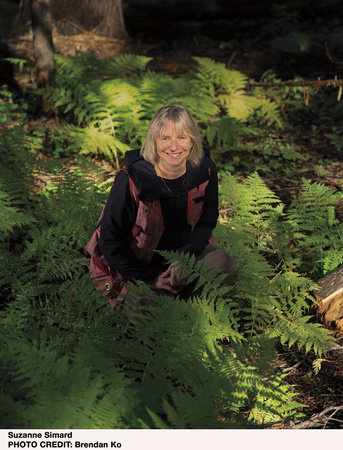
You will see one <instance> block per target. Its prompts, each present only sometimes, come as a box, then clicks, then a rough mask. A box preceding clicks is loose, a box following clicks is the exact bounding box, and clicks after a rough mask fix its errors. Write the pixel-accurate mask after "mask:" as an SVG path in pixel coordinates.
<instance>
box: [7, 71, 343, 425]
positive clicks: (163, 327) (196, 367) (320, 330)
mask: <svg viewBox="0 0 343 450" xmlns="http://www.w3.org/2000/svg"><path fill="white" fill-rule="evenodd" d="M135 76H138V75H135ZM169 82H170V80H169V81H168V83H169ZM144 114H145V113H144V108H143V107H142V117H144ZM98 128H99V129H100V126H99V127H98ZM1 142H2V144H3V149H4V151H3V153H2V155H0V158H2V159H3V161H2V162H3V164H2V166H1V176H2V180H8V181H9V182H8V183H7V182H5V183H3V186H2V190H1V192H2V197H1V205H2V206H3V207H4V208H5V211H7V213H8V214H9V216H8V217H11V220H12V224H14V225H15V226H11V227H10V226H8V224H7V223H6V224H4V225H3V226H2V232H3V234H2V240H1V244H0V245H1V249H2V253H1V259H0V270H1V280H0V286H1V311H0V320H1V323H2V327H1V329H0V358H1V361H2V362H3V364H1V367H0V417H1V426H3V427H6V428H13V427H15V428H42V427H43V428H51V427H53V428H107V429H112V428H237V427H257V426H266V425H271V424H274V423H278V422H279V421H281V420H290V419H292V418H294V417H296V415H297V414H298V411H299V408H302V405H300V404H299V403H298V402H296V401H295V400H294V398H293V397H295V394H294V393H293V388H292V387H291V386H289V385H288V384H287V383H286V382H285V380H284V379H283V378H282V377H280V376H278V374H277V373H276V372H275V370H274V368H273V361H274V359H275V346H276V344H277V343H279V345H284V346H292V345H293V346H297V348H299V349H301V351H304V352H309V351H310V350H313V351H314V352H315V354H317V355H322V354H324V353H325V352H326V351H327V350H328V348H329V346H330V345H331V342H332V340H331V335H330V333H329V331H328V330H326V329H325V328H324V327H322V326H319V325H318V324H317V323H316V322H315V321H314V320H313V318H311V317H310V316H309V311H308V309H309V308H308V306H309V302H310V301H311V295H310V291H311V290H312V289H313V287H314V283H313V281H312V280H311V279H309V278H307V277H305V276H303V274H302V273H301V272H300V271H299V272H293V271H290V270H289V265H290V264H288V265H287V264H286V263H285V262H284V261H282V260H281V258H280V261H279V260H278V259H277V258H278V257H279V256H280V255H281V256H282V257H283V258H285V255H286V256H287V257H288V258H292V254H291V253H289V254H286V253H285V252H282V251H281V250H282V249H283V247H282V246H281V245H280V234H282V233H283V232H284V229H287V230H288V233H289V234H287V235H286V236H287V238H288V236H291V237H293V236H295V231H294V230H296V229H297V230H298V229H299V230H301V231H302V232H301V233H300V232H299V234H297V238H298V239H299V240H300V241H301V243H302V246H303V248H304V250H305V249H306V248H307V247H306V246H307V245H308V243H310V251H311V254H315V252H316V251H317V247H316V244H315V242H312V241H308V240H306V239H305V237H306V238H307V234H306V233H305V232H304V231H303V230H307V229H306V227H305V225H306V224H307V223H308V222H307V215H306V213H307V212H308V210H307V209H306V211H305V212H304V211H303V210H302V209H301V208H300V212H298V216H297V217H301V221H300V219H299V220H298V219H297V220H295V219H294V220H293V217H295V207H294V206H293V207H292V208H293V209H291V213H292V214H293V216H292V221H290V220H289V217H290V216H289V215H288V212H287V211H286V212H285V211H284V209H285V207H284V205H283V204H282V202H281V201H280V199H279V198H278V197H277V196H276V195H275V194H274V193H273V192H272V191H271V190H270V189H268V188H267V187H266V186H265V184H264V183H263V181H262V180H261V178H260V177H259V176H258V175H257V174H253V175H251V176H250V177H248V178H247V179H246V180H245V181H244V182H242V181H241V180H239V179H237V178H235V177H233V176H231V175H226V176H225V177H223V179H222V180H221V202H222V205H225V207H226V208H227V209H228V210H230V212H231V214H228V213H226V214H225V215H224V216H223V217H222V220H221V222H222V223H221V224H220V226H218V230H216V240H217V242H218V245H222V246H223V247H225V248H227V249H228V250H229V251H230V253H232V254H233V255H234V256H235V257H236V259H237V260H238V262H239V264H240V268H239V277H238V281H237V283H236V285H235V286H230V287H225V286H222V281H223V275H222V274H219V273H218V272H212V273H210V274H208V273H207V268H206V265H205V264H204V263H202V262H199V261H197V260H196V258H195V257H190V256H188V255H179V254H177V253H175V252H174V253H173V252H170V253H166V252H163V253H162V254H163V256H164V257H165V259H166V260H167V261H168V262H170V263H171V262H174V261H178V263H179V264H181V265H182V266H183V269H184V270H185V273H186V275H187V277H188V279H189V280H193V281H194V282H195V283H196V286H195V293H194V295H193V296H192V297H191V298H189V299H188V300H187V301H186V300H184V299H181V298H180V297H170V296H168V295H161V294H159V293H157V292H155V291H154V290H152V288H151V287H150V286H147V285H145V284H144V283H142V282H141V283H132V285H131V288H130V291H129V293H127V294H126V295H125V297H124V303H123V306H124V308H123V310H122V311H117V310H113V309H111V308H109V307H108V306H107V305H106V301H105V300H104V298H103V297H102V296H101V295H100V293H99V292H98V291H96V290H95V289H94V286H93V284H92V282H91V281H90V279H89V275H88V269H87V266H88V262H89V260H88V256H87V255H86V252H85V251H84V250H83V246H84V245H85V243H86V242H87V240H88V238H89V236H90V235H91V233H92V231H93V229H94V227H95V225H96V222H97V219H98V216H99V214H100V211H101V208H102V206H103V204H104V202H105V199H106V196H107V195H108V191H109V189H110V182H108V180H107V178H106V176H105V175H104V174H103V173H102V172H99V170H97V169H96V168H95V167H94V165H93V164H91V163H89V162H87V161H86V160H84V159H83V158H82V157H80V158H78V159H76V160H74V161H73V164H72V165H70V167H69V168H68V169H65V168H62V167H60V168H59V167H55V168H54V169H50V168H49V167H48V166H45V167H44V166H42V164H41V163H40V162H39V161H38V160H35V159H34V158H33V159H32V158H30V159H28V160H26V158H27V156H28V155H29V153H28V148H29V143H28V136H27V135H26V134H25V132H24V131H23V130H19V129H15V130H12V131H11V132H8V133H5V134H3V135H2V136H1ZM6 161H11V162H12V163H13V164H7V163H6ZM25 161H26V162H25ZM29 162H30V164H29ZM38 169H39V170H40V171H43V173H45V174H47V175H49V179H50V186H52V187H53V189H52V188H50V189H48V188H46V189H44V188H43V189H42V188H41V189H40V191H38V190H37V189H36V190H33V186H34V181H33V177H32V176H31V174H32V172H33V171H34V170H38ZM41 173H42V172H41ZM11 178H13V180H15V182H14V181H13V182H12V183H11ZM320 189H321V190H322V192H323V198H321V199H320V204H322V203H323V201H324V198H326V196H325V195H324V192H325V190H324V189H323V188H320ZM31 190H32V191H33V192H32V194H31V195H29V193H30V192H31ZM334 198H335V197H333V198H331V199H330V200H326V201H328V204H329V203H330V205H329V206H331V204H332V203H333V201H334ZM29 213H30V215H31V216H32V220H30V221H29V220H27V221H26V218H27V217H29ZM323 217H325V218H326V219H327V220H328V217H329V216H328V215H325V213H323ZM330 217H331V216H330ZM331 219H332V217H331ZM331 219H330V220H331ZM312 220H313V221H315V220H316V219H315V218H312ZM318 220H319V221H321V220H323V219H322V216H319V218H318ZM330 223H331V226H332V229H333V230H336V227H337V226H338V225H337V224H336V222H335V221H334V220H333V221H332V222H330ZM304 224H305V225H304ZM297 227H298V228H297ZM338 230H339V227H338ZM304 236H305V237H304ZM337 236H338V234H337ZM330 242H335V240H331V241H330ZM284 245H285V246H287V244H284ZM327 245H328V248H327V251H329V248H331V249H332V247H330V245H331V244H329V241H328V244H327ZM325 251H326V249H325ZM270 255H272V258H270ZM19 258H20V259H19ZM297 258H300V256H299V255H298V256H297ZM275 260H277V261H276V263H275ZM301 262H302V260H301V258H300V263H299V267H300V266H301ZM137 298H142V299H147V300H148V301H149V302H150V306H149V305H141V306H139V305H137V304H136V303H137ZM152 302H153V303H152ZM151 303H152V304H154V305H155V306H151ZM248 418H249V419H248Z"/></svg>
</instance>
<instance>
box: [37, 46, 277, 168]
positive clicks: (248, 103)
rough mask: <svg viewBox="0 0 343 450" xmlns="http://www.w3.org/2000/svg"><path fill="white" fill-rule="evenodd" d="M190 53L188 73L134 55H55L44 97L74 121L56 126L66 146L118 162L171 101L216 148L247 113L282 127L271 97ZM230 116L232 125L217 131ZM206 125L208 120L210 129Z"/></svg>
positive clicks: (241, 129)
mask: <svg viewBox="0 0 343 450" xmlns="http://www.w3.org/2000/svg"><path fill="white" fill-rule="evenodd" d="M194 59H195V60H196V62H197V69H196V70H195V71H194V72H189V73H186V74H183V75H180V76H178V77H172V76H170V75H166V74H161V73H156V72H151V71H150V70H148V69H147V64H148V62H149V58H146V57H142V56H138V55H122V56H120V57H118V58H110V59H106V60H97V59H96V58H95V57H94V56H92V55H85V54H83V55H80V56H79V57H77V58H73V59H68V58H63V57H62V56H60V55H57V56H56V64H57V77H56V88H55V89H47V90H45V93H44V95H45V96H46V97H47V98H48V99H49V100H50V101H51V102H52V103H53V104H54V106H55V107H56V108H58V109H59V111H60V112H61V113H62V114H64V116H65V117H66V118H67V119H68V121H69V122H74V125H73V126H71V125H69V126H67V127H66V128H65V129H64V132H63V136H64V139H65V141H66V143H67V145H68V146H69V147H70V151H73V152H75V153H78V154H100V155H104V156H105V157H106V158H108V159H109V160H110V161H115V162H116V165H117V167H118V166H119V163H120V157H122V155H123V154H124V153H125V151H126V150H127V149H129V148H137V147H140V146H141V143H142V140H143V138H144V136H145V134H146V131H147V126H148V122H149V120H150V119H151V117H152V116H153V114H154V113H155V112H156V110H157V109H158V108H160V107H161V106H163V105H165V104H168V103H175V102H180V103H182V104H184V105H185V106H186V107H187V108H189V110H190V111H191V113H192V114H193V116H194V117H195V119H196V120H197V121H198V124H199V126H200V128H201V131H202V133H203V134H204V135H207V136H208V137H209V139H210V140H211V142H214V140H215V141H216V143H217V144H218V146H219V147H220V148H226V147H227V146H228V145H229V144H230V139H231V138H230V134H231V132H232V131H233V132H236V131H237V134H239V133H241V134H242V135H243V134H244V133H246V128H245V126H244V123H247V122H248V121H249V120H250V117H252V116H254V115H255V116H256V115H259V116H260V119H261V120H262V121H264V122H265V123H267V124H268V125H270V126H271V125H274V124H276V125H277V126H282V121H281V118H280V114H279V110H278V106H277V105H276V104H275V103H273V101H271V100H270V99H267V98H265V97H264V96H263V95H261V94H259V95H258V96H253V95H249V94H248V93H247V77H246V76H245V75H243V74H242V73H240V72H238V71H234V70H227V69H226V67H225V65H224V64H222V63H217V62H215V61H213V60H211V59H209V58H200V57H197V58H194ZM229 120H231V122H230V124H231V125H232V126H231V127H230V126H229V127H228V128H227V129H224V127H225V126H226V125H227V124H228V123H229V122H228V121H229ZM208 123H213V124H214V125H213V126H212V128H211V130H210V131H207V126H208ZM232 127H234V128H232Z"/></svg>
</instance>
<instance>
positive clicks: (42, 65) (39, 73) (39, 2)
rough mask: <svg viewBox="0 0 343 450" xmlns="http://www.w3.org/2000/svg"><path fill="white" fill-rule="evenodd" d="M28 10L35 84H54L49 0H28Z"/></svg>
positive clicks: (42, 85) (43, 85)
mask: <svg viewBox="0 0 343 450" xmlns="http://www.w3.org/2000/svg"><path fill="white" fill-rule="evenodd" d="M30 10H31V21H32V33H33V51H34V55H35V60H36V81H37V86H38V87H49V86H54V84H55V63H54V44H53V41H52V17H51V11H50V0H30Z"/></svg>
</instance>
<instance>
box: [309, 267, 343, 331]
mask: <svg viewBox="0 0 343 450" xmlns="http://www.w3.org/2000/svg"><path fill="white" fill-rule="evenodd" d="M318 285H319V289H318V290H317V291H315V292H314V296H315V297H316V300H317V302H318V306H317V312H318V314H319V315H320V317H321V319H322V321H323V322H324V323H325V324H326V325H329V326H334V327H335V328H337V329H339V330H341V331H343V266H341V267H339V268H338V269H336V270H335V271H334V272H332V273H330V274H329V275H327V276H326V277H324V278H321V279H320V280H319V281H318Z"/></svg>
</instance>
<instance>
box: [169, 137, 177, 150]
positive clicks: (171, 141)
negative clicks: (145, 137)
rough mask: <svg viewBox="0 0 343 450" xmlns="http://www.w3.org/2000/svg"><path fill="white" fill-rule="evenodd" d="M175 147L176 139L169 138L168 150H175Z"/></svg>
mask: <svg viewBox="0 0 343 450" xmlns="http://www.w3.org/2000/svg"><path fill="white" fill-rule="evenodd" d="M176 147H177V143H176V139H171V140H170V150H176Z"/></svg>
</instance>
